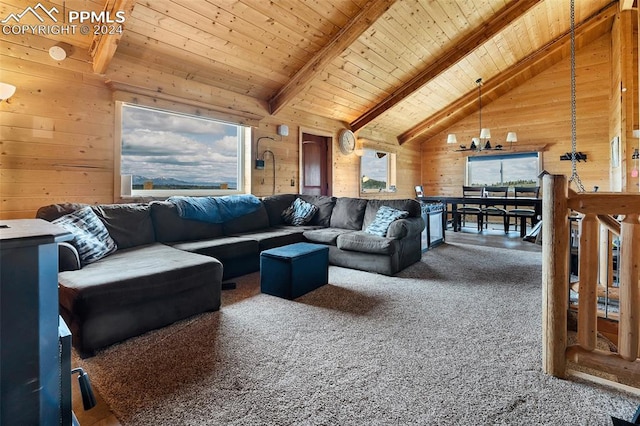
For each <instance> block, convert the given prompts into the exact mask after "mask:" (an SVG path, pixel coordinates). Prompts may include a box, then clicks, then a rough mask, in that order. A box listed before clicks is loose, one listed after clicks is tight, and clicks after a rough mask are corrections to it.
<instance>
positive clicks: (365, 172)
mask: <svg viewBox="0 0 640 426" xmlns="http://www.w3.org/2000/svg"><path fill="white" fill-rule="evenodd" d="M395 190H396V154H393V153H390V152H383V151H377V150H375V149H368V148H365V149H364V153H363V155H362V157H360V191H361V192H395Z"/></svg>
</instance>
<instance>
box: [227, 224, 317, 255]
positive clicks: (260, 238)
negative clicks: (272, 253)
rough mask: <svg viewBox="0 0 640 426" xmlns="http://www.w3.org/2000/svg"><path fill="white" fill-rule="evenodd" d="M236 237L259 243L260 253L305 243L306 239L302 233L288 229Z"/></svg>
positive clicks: (269, 230) (257, 232)
mask: <svg viewBox="0 0 640 426" xmlns="http://www.w3.org/2000/svg"><path fill="white" fill-rule="evenodd" d="M235 236H236V237H240V238H246V239H251V240H255V241H257V242H258V248H259V250H260V251H263V250H269V249H272V248H274V247H280V246H286V245H288V244H294V243H300V242H303V241H304V237H303V236H302V233H301V232H291V231H289V230H288V229H278V228H268V229H265V230H263V231H255V232H246V233H243V234H237V235H235Z"/></svg>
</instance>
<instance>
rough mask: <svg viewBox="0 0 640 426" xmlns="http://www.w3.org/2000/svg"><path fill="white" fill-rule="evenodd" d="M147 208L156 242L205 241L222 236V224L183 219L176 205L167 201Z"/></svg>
mask: <svg viewBox="0 0 640 426" xmlns="http://www.w3.org/2000/svg"><path fill="white" fill-rule="evenodd" d="M149 206H150V208H151V220H152V221H153V229H154V231H155V235H156V240H157V241H158V242H161V243H170V242H176V241H194V240H205V239H208V238H215V237H220V236H222V235H224V234H223V232H222V224H220V223H209V222H202V221H199V220H189V219H183V218H181V217H180V216H179V215H178V209H177V207H176V205H175V204H173V203H170V202H168V201H152V202H151V203H150V204H149Z"/></svg>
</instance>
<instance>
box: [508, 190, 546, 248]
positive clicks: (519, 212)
mask: <svg viewBox="0 0 640 426" xmlns="http://www.w3.org/2000/svg"><path fill="white" fill-rule="evenodd" d="M513 195H514V197H515V198H518V197H528V198H538V197H539V196H540V187H539V186H516V187H515V188H514V189H513ZM511 218H514V219H515V227H516V229H518V222H520V236H522V237H524V234H525V232H526V228H527V219H531V227H532V228H533V225H535V224H536V223H537V222H538V219H539V218H538V217H536V211H535V210H534V209H528V208H515V209H510V210H509V211H508V212H507V232H508V231H509V225H510V222H511Z"/></svg>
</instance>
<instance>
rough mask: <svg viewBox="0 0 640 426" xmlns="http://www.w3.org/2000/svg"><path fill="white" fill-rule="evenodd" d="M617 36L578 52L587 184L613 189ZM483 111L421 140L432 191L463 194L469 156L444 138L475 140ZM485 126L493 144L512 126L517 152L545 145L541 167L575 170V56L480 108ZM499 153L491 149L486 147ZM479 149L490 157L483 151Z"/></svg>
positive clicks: (580, 141)
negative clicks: (568, 157)
mask: <svg viewBox="0 0 640 426" xmlns="http://www.w3.org/2000/svg"><path fill="white" fill-rule="evenodd" d="M611 71H612V69H611V37H610V35H607V36H603V37H601V38H600V39H598V40H596V41H595V42H593V43H591V44H589V45H587V46H585V47H583V48H582V49H580V50H578V52H577V54H576V74H577V79H576V92H577V94H576V98H577V150H578V151H582V152H583V153H586V154H587V155H588V161H587V162H586V163H585V162H580V163H579V164H578V173H579V175H580V178H581V180H582V182H583V184H584V186H585V188H586V190H588V191H591V190H593V187H594V186H598V187H599V188H601V189H602V190H608V189H609V164H610V138H609V115H610V112H609V108H610V101H609V98H610V92H611V89H610V87H611V86H610V82H611V77H610V73H611ZM478 125H479V123H478V114H473V115H471V116H469V117H467V118H466V119H464V120H461V121H460V122H458V123H456V125H455V126H452V127H451V128H449V129H447V130H446V131H444V132H442V133H441V134H439V135H437V136H436V137H434V138H432V139H430V140H428V141H425V142H423V143H422V184H423V186H424V190H425V193H426V194H434V195H435V194H443V195H460V194H461V191H462V185H463V184H464V179H465V166H466V156H467V155H474V153H471V154H470V153H469V152H455V149H456V148H457V146H454V145H448V144H447V143H446V139H447V134H448V133H455V134H456V136H457V138H458V142H459V143H460V144H465V145H467V146H469V145H470V142H471V138H472V137H474V136H477V134H478V133H479V132H480V130H479V128H478ZM482 126H483V127H489V128H490V129H491V134H492V139H491V142H492V145H494V146H495V145H496V144H503V145H504V146H505V147H506V149H507V151H506V152H509V151H508V149H509V147H508V144H506V143H505V142H504V140H505V138H506V134H507V132H508V131H514V132H517V134H518V142H517V143H514V144H513V151H519V152H527V151H529V152H530V151H541V152H542V155H543V169H545V170H547V171H548V172H549V173H552V174H565V175H567V176H570V175H571V161H560V156H561V155H562V154H563V153H565V152H570V151H571V109H570V62H569V59H566V60H564V61H562V62H560V63H558V64H556V65H554V66H552V67H551V68H549V69H547V70H546V71H544V72H542V73H541V74H539V75H536V76H533V77H532V78H531V79H530V80H529V81H528V82H526V83H525V84H523V85H521V86H519V87H517V88H516V89H514V90H512V91H511V92H509V93H508V94H507V95H505V96H503V97H501V98H499V99H497V100H494V101H493V102H492V103H490V104H489V105H487V106H486V107H483V108H482ZM491 152H496V151H489V152H488V153H491ZM477 155H485V154H483V153H480V154H477Z"/></svg>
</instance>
